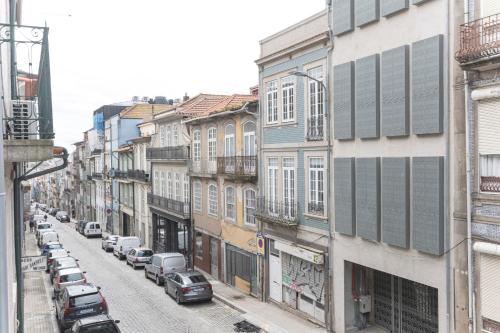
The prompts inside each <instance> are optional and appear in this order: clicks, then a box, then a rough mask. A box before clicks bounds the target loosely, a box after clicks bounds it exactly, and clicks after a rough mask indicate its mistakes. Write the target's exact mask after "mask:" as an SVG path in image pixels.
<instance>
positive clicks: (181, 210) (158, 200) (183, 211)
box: [148, 193, 191, 219]
mask: <svg viewBox="0 0 500 333" xmlns="http://www.w3.org/2000/svg"><path fill="white" fill-rule="evenodd" d="M148 204H149V205H152V206H155V207H157V208H160V209H163V210H166V211H168V212H171V213H173V214H176V215H180V216H182V217H183V218H185V219H188V218H190V216H191V214H190V204H189V202H183V201H177V200H174V199H170V198H164V197H162V196H159V195H156V194H153V193H148Z"/></svg>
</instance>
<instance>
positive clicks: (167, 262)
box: [144, 252, 186, 286]
mask: <svg viewBox="0 0 500 333" xmlns="http://www.w3.org/2000/svg"><path fill="white" fill-rule="evenodd" d="M184 270H186V260H185V259H184V255H183V254H182V253H178V252H174V253H158V254H155V255H153V256H152V257H151V263H148V264H146V266H145V267H144V276H145V277H146V279H154V280H155V282H156V284H157V285H159V286H160V285H162V284H163V283H164V281H165V277H166V276H167V275H168V274H171V273H175V272H182V271H184Z"/></svg>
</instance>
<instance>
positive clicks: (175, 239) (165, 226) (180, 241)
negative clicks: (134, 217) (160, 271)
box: [151, 210, 190, 258]
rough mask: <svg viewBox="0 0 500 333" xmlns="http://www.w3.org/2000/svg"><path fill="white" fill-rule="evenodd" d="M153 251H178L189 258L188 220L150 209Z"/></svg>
mask: <svg viewBox="0 0 500 333" xmlns="http://www.w3.org/2000/svg"><path fill="white" fill-rule="evenodd" d="M151 216H152V225H153V230H152V234H153V244H152V245H153V251H154V252H155V253H164V252H179V253H182V254H184V255H185V256H186V257H187V258H189V246H188V245H189V244H190V241H189V239H190V234H189V221H188V220H183V219H179V218H178V217H176V216H170V215H169V214H164V213H161V212H159V211H155V210H152V215H151Z"/></svg>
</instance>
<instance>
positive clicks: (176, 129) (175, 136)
mask: <svg viewBox="0 0 500 333" xmlns="http://www.w3.org/2000/svg"><path fill="white" fill-rule="evenodd" d="M172 136H173V139H172V145H174V146H178V145H179V127H178V126H177V124H175V125H173V126H172Z"/></svg>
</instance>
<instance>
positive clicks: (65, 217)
mask: <svg viewBox="0 0 500 333" xmlns="http://www.w3.org/2000/svg"><path fill="white" fill-rule="evenodd" d="M56 219H57V220H58V221H60V222H69V221H70V218H69V214H68V212H65V211H64V210H61V211H58V212H57V213H56Z"/></svg>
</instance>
